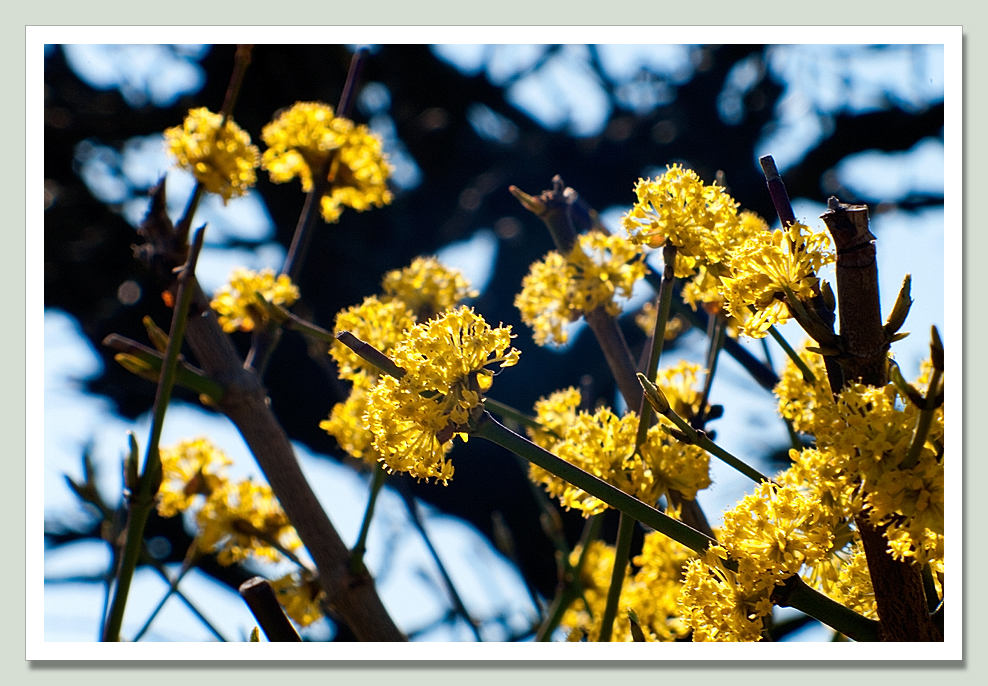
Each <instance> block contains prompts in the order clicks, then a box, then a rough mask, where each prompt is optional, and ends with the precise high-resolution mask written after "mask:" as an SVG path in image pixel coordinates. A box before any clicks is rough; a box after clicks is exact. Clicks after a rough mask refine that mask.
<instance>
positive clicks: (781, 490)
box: [718, 482, 833, 591]
mask: <svg viewBox="0 0 988 686" xmlns="http://www.w3.org/2000/svg"><path fill="white" fill-rule="evenodd" d="M820 519H821V513H820V511H819V509H818V508H817V506H816V503H814V502H813V501H811V500H810V499H809V498H807V497H805V496H803V495H802V494H801V493H800V492H799V490H798V489H797V488H795V487H794V486H781V487H780V486H778V485H777V484H774V483H769V482H762V483H760V484H758V486H757V487H756V488H755V492H754V493H753V494H751V495H747V496H745V497H744V499H743V500H742V501H741V502H739V503H738V504H737V505H736V506H735V507H734V508H733V509H731V510H728V511H727V512H725V513H724V526H723V527H722V529H721V531H720V535H719V537H718V538H719V540H720V542H721V545H723V547H724V548H725V549H726V550H727V551H728V553H729V554H730V556H731V557H732V558H733V559H735V560H737V561H738V572H737V579H738V581H739V582H740V583H741V584H742V585H743V586H744V587H746V588H749V589H751V590H753V591H756V590H762V589H768V590H771V589H772V588H773V587H774V586H775V584H776V582H779V581H782V580H784V579H786V578H787V577H790V576H792V575H793V574H798V573H799V571H800V570H801V569H802V568H803V565H804V564H810V563H812V562H814V561H816V560H819V559H822V558H823V557H824V556H825V555H826V554H827V552H828V551H829V550H830V549H831V548H832V547H833V536H832V534H831V532H830V531H829V529H828V528H827V527H825V526H819V521H820Z"/></svg>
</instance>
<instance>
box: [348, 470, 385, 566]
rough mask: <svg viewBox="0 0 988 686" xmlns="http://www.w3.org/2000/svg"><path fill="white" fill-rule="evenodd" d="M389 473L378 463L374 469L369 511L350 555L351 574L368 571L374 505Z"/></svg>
mask: <svg viewBox="0 0 988 686" xmlns="http://www.w3.org/2000/svg"><path fill="white" fill-rule="evenodd" d="M387 476H388V473H387V471H385V469H384V466H383V465H381V464H380V463H378V464H377V465H375V468H374V480H373V481H372V482H371V487H370V496H369V497H368V498H367V509H366V510H365V511H364V520H363V522H361V524H360V535H359V536H357V543H356V545H354V546H353V551H352V553H351V555H350V573H351V574H363V573H365V572H366V571H367V568H366V567H365V566H364V553H365V552H366V551H367V534H368V533H369V532H370V524H371V520H372V519H373V518H374V505H376V504H377V496H378V494H379V493H380V492H381V487H382V486H383V485H384V481H385V479H387Z"/></svg>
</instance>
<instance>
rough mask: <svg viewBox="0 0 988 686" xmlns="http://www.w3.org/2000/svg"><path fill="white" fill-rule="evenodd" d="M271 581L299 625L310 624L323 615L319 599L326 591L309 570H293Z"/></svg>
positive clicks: (276, 592)
mask: <svg viewBox="0 0 988 686" xmlns="http://www.w3.org/2000/svg"><path fill="white" fill-rule="evenodd" d="M270 583H271V588H273V589H274V593H275V597H277V598H278V602H279V603H281V606H282V607H284V608H285V612H286V613H287V614H288V616H289V617H291V618H292V619H293V620H295V623H296V624H298V625H299V626H303V627H304V626H309V625H310V624H312V623H313V622H314V621H316V620H317V619H320V618H321V617H322V616H323V612H322V608H321V607H320V605H319V601H320V600H321V599H323V598H324V597H325V596H326V593H325V592H324V591H323V590H322V587H321V586H320V585H319V582H317V581H316V580H315V578H314V577H313V574H312V573H311V572H309V571H308V570H303V571H301V572H291V573H289V574H286V575H285V576H283V577H281V578H280V579H273V580H272V581H271V582H270Z"/></svg>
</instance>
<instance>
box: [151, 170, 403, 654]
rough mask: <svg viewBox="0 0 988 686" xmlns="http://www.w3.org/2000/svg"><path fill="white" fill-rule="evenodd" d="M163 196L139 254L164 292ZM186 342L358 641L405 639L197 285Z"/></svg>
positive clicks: (170, 248) (170, 243)
mask: <svg viewBox="0 0 988 686" xmlns="http://www.w3.org/2000/svg"><path fill="white" fill-rule="evenodd" d="M164 192H165V188H164V182H162V183H161V184H160V185H159V187H158V188H157V189H156V190H155V195H154V198H153V201H152V211H151V212H150V213H149V214H148V217H147V218H146V219H145V222H144V224H142V226H141V234H142V235H143V236H145V237H146V238H148V243H146V244H145V245H143V246H140V248H139V249H136V250H135V254H136V255H137V257H138V259H140V260H141V261H143V262H144V263H145V264H146V265H148V266H152V267H154V268H155V271H156V272H157V274H158V275H159V277H161V278H162V284H161V285H162V287H163V288H169V287H170V286H171V281H173V280H174V274H172V273H171V268H172V267H173V266H174V265H169V262H170V261H171V260H174V259H175V258H176V257H177V256H178V255H179V254H180V253H181V251H180V250H178V249H176V246H175V245H174V241H175V228H174V226H172V224H171V221H170V220H169V218H168V215H167V214H165V213H164V212H163V211H155V208H159V207H160V208H163V207H164ZM192 313H195V314H194V315H193V314H192ZM185 340H186V342H187V343H188V345H189V347H190V348H191V349H192V352H193V353H194V354H195V356H196V359H197V361H198V362H199V366H200V368H201V369H202V371H203V372H204V373H205V374H206V376H207V377H208V378H209V379H211V380H212V381H214V382H216V383H219V384H220V385H221V386H222V387H223V388H224V393H223V398H222V400H221V401H219V402H218V403H217V405H216V406H217V408H218V409H219V410H220V411H222V412H223V413H224V414H226V416H227V417H229V418H230V420H231V421H232V422H233V423H234V424H235V425H236V426H237V428H238V429H239V430H240V433H241V435H242V436H243V437H244V440H245V441H246V442H247V445H248V447H249V448H250V450H251V453H253V455H254V458H255V459H256V460H257V463H258V465H259V466H260V468H261V471H262V472H264V476H265V478H266V479H267V480H268V483H269V484H270V485H271V489H272V490H273V491H274V495H275V496H276V497H277V498H278V501H279V502H280V503H281V506H282V508H284V510H285V513H286V514H287V515H288V518H289V520H290V521H291V522H292V525H293V526H294V527H295V530H296V531H297V532H298V535H299V538H301V539H302V543H304V544H305V547H306V548H307V549H308V551H309V554H310V555H311V556H312V559H313V561H314V562H315V564H316V568H317V570H318V572H319V583H320V584H321V585H322V587H323V590H325V592H326V595H327V597H328V602H329V605H330V606H331V607H332V608H333V609H334V610H335V611H336V612H337V613H338V614H339V615H340V617H341V618H342V619H343V621H344V622H345V623H346V624H347V625H348V626H349V627H350V629H351V630H352V631H353V633H354V634H355V635H356V636H357V638H358V639H360V640H363V641H404V640H406V639H405V636H404V635H402V633H401V632H400V631H399V630H398V628H397V627H396V626H395V624H394V621H393V620H392V619H391V617H390V616H389V615H388V613H387V610H385V608H384V605H383V604H382V603H381V599H380V598H379V597H378V595H377V591H376V590H375V588H374V582H373V580H372V579H371V577H370V576H369V575H366V574H364V575H354V574H351V573H350V572H349V570H348V563H349V560H350V551H349V550H348V549H347V547H346V545H344V543H343V541H342V540H341V539H340V536H339V534H338V533H337V531H336V529H335V528H334V527H333V524H332V522H331V521H330V520H329V517H328V516H327V515H326V512H325V511H324V510H323V508H322V505H321V504H320V503H319V500H318V499H317V498H316V495H315V493H314V492H313V491H312V487H311V486H310V485H309V483H308V481H307V480H306V478H305V475H304V474H303V473H302V469H301V467H300V466H299V463H298V460H297V459H296V457H295V452H294V451H293V449H292V445H291V443H290V442H289V440H288V436H287V435H286V434H285V431H284V429H283V428H282V427H281V425H280V424H279V423H278V420H277V419H276V418H275V416H274V413H273V411H272V410H271V406H270V403H269V401H268V397H267V391H266V389H265V388H264V385H263V383H262V382H261V379H260V377H259V375H258V374H257V372H256V371H254V370H253V369H250V368H248V367H245V366H244V362H243V360H242V359H241V358H240V356H239V354H238V353H237V350H236V348H235V347H234V345H233V342H232V341H231V340H230V337H229V336H228V335H227V334H226V333H224V332H223V329H222V327H221V326H220V324H219V321H218V320H217V318H216V313H215V312H213V310H212V309H211V308H210V306H209V299H208V298H207V297H206V295H205V294H204V293H203V292H202V289H201V288H199V285H198V283H196V285H195V292H194V294H193V300H192V305H191V307H190V316H189V320H188V323H187V324H186V333H185Z"/></svg>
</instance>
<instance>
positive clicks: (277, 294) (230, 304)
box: [210, 268, 299, 333]
mask: <svg viewBox="0 0 988 686" xmlns="http://www.w3.org/2000/svg"><path fill="white" fill-rule="evenodd" d="M258 295H260V296H261V297H263V298H264V299H265V300H267V301H268V302H270V303H272V304H275V305H284V306H286V307H290V306H291V305H292V304H294V303H295V301H296V300H298V297H299V292H298V287H297V286H296V285H295V284H293V283H292V281H291V279H290V278H288V275H287V274H279V275H278V276H277V277H276V276H275V274H274V271H273V270H271V269H262V270H261V271H260V272H255V271H251V270H250V269H242V268H240V269H234V270H233V272H232V273H231V274H230V280H229V281H228V282H227V283H226V284H225V285H224V286H222V287H221V288H220V289H219V290H217V291H216V293H215V294H214V295H213V301H212V302H211V303H210V306H211V307H212V308H213V309H214V310H215V311H216V314H217V315H218V318H219V323H220V326H222V327H223V330H224V331H226V332H227V333H231V332H233V331H237V330H240V331H253V330H254V329H255V328H257V326H258V325H259V324H261V323H263V322H264V321H265V320H266V319H267V313H266V312H265V311H264V308H263V306H262V305H261V304H260V303H258V302H257V296H258Z"/></svg>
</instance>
